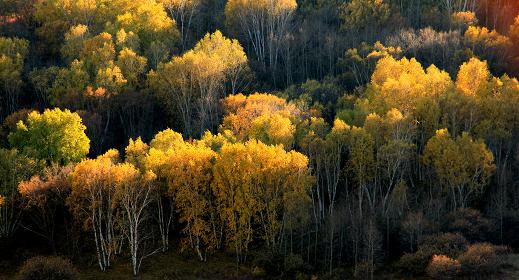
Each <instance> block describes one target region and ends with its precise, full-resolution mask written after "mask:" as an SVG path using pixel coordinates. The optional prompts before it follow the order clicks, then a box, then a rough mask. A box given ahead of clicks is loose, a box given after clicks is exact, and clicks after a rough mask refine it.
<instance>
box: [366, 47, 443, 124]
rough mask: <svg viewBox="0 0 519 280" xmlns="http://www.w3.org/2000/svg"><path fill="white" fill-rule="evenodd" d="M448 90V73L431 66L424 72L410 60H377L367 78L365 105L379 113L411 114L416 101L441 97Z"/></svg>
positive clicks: (391, 58)
mask: <svg viewBox="0 0 519 280" xmlns="http://www.w3.org/2000/svg"><path fill="white" fill-rule="evenodd" d="M452 87H453V82H452V80H451V78H450V76H449V74H448V73H446V72H444V71H441V70H439V69H438V68H437V67H436V66H434V65H431V66H429V67H428V68H427V69H426V70H424V69H423V68H422V65H421V64H420V63H419V62H418V61H417V60H416V59H414V58H412V59H410V60H409V59H406V58H402V59H401V60H397V59H395V58H393V57H391V56H387V57H384V58H382V59H380V60H379V61H378V63H377V66H376V68H375V72H373V75H372V76H371V84H370V88H369V90H368V91H371V90H373V92H372V94H369V95H368V100H370V103H371V104H370V105H369V106H371V107H372V111H374V112H377V113H379V114H385V113H386V112H387V111H389V110H390V109H392V108H396V109H398V110H399V111H401V112H402V113H404V114H405V113H408V112H412V111H414V110H415V108H416V105H417V103H418V101H419V100H420V99H422V98H424V97H435V98H437V97H440V96H444V95H445V94H446V93H447V92H448V91H449V90H450V89H451V88H452Z"/></svg>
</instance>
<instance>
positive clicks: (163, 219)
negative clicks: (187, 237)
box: [128, 129, 186, 252]
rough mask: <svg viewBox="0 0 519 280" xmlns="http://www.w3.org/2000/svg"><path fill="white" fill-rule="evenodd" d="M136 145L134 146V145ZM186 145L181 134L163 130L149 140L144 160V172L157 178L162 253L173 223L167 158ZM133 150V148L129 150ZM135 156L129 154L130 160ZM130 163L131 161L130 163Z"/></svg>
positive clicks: (156, 194) (167, 245) (172, 202)
mask: <svg viewBox="0 0 519 280" xmlns="http://www.w3.org/2000/svg"><path fill="white" fill-rule="evenodd" d="M134 145H136V144H134ZM185 145H186V143H185V142H184V139H183V138H182V134H180V133H178V132H175V131H173V130H171V129H166V130H163V131H161V132H159V133H157V135H155V137H154V138H153V140H151V143H150V147H149V151H148V152H147V153H146V155H145V158H144V166H145V170H149V171H152V172H153V173H155V174H156V176H157V184H158V187H157V188H156V192H155V197H156V202H157V204H156V206H157V208H156V209H157V212H156V219H157V222H158V225H159V232H160V236H161V239H162V240H161V241H162V251H163V252H165V251H166V250H167V249H168V247H169V232H170V229H171V224H172V222H173V212H174V209H175V203H174V200H173V199H172V198H173V197H172V196H171V195H169V193H168V178H169V177H168V176H169V175H168V174H169V170H168V168H167V166H168V157H169V156H171V155H174V154H175V153H176V152H177V151H178V150H181V149H182V148H183V147H184V146H185ZM129 147H130V148H131V147H132V146H131V143H130V146H129ZM131 149H133V148H131ZM134 157H135V156H134V155H133V154H130V157H129V158H128V159H129V160H131V159H132V158H134ZM130 162H131V161H130Z"/></svg>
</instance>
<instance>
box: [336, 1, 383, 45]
mask: <svg viewBox="0 0 519 280" xmlns="http://www.w3.org/2000/svg"><path fill="white" fill-rule="evenodd" d="M342 8H343V11H342V12H343V13H342V19H343V21H344V25H343V28H344V29H346V30H347V29H353V30H361V29H364V28H365V29H367V30H366V31H367V32H366V33H365V34H366V35H365V37H364V38H365V39H364V40H368V39H370V38H373V37H374V34H373V32H374V31H375V30H376V29H377V28H380V27H381V26H382V25H384V24H385V23H386V22H387V21H388V19H389V17H390V15H391V7H390V5H389V4H388V3H387V2H385V1H384V0H353V1H351V2H349V3H346V4H344V6H342Z"/></svg>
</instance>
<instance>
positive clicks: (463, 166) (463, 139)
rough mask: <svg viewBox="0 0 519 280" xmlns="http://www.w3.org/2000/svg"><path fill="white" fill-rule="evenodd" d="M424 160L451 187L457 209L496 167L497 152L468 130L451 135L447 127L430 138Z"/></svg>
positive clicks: (483, 185) (454, 205)
mask: <svg viewBox="0 0 519 280" xmlns="http://www.w3.org/2000/svg"><path fill="white" fill-rule="evenodd" d="M422 160H423V162H424V164H425V165H426V166H430V167H432V168H433V169H434V171H435V175H436V176H437V178H438V179H439V180H440V183H441V184H442V186H444V188H446V189H447V190H449V191H450V194H451V196H452V203H453V204H452V206H453V208H454V209H457V208H458V207H461V208H465V207H466V206H468V203H469V202H470V198H471V197H472V196H473V195H474V194H478V193H481V192H482V190H483V188H484V187H485V186H486V185H487V183H488V180H489V178H490V176H492V174H493V172H494V170H495V165H494V156H493V154H492V152H491V151H489V150H488V149H487V147H486V145H485V144H484V143H483V142H481V141H474V140H473V139H472V138H471V137H470V136H469V134H468V133H463V135H462V136H460V137H458V138H457V139H452V137H451V136H450V134H449V133H448V131H447V130H446V129H441V130H438V131H437V132H436V136H434V137H433V138H431V139H430V140H429V141H428V142H427V145H426V147H425V151H424V154H423V157H422Z"/></svg>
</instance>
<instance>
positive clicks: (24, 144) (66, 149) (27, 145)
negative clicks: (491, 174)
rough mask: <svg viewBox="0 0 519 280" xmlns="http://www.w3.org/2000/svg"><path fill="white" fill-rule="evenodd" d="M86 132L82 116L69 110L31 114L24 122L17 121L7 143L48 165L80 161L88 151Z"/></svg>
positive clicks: (88, 141) (88, 143) (88, 144)
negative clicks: (49, 163) (50, 163)
mask: <svg viewBox="0 0 519 280" xmlns="http://www.w3.org/2000/svg"><path fill="white" fill-rule="evenodd" d="M85 129H86V127H85V126H84V125H83V123H82V120H81V117H80V116H79V115H78V114H77V113H72V112H70V111H69V110H64V111H62V110H60V109H53V110H45V112H43V114H40V113H38V112H36V111H34V112H32V113H30V114H29V116H28V118H27V122H26V123H24V122H22V121H20V122H18V125H17V127H16V130H14V131H13V132H11V134H9V143H10V144H11V146H13V147H15V148H18V149H20V150H23V151H25V152H27V153H28V154H30V155H33V156H35V157H36V158H38V159H42V160H45V161H47V162H56V163H60V164H66V163H68V162H79V161H80V160H81V159H82V158H84V157H85V156H86V155H87V154H88V152H89V150H90V140H89V139H88V137H87V136H86V134H85Z"/></svg>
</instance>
